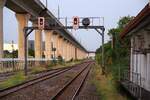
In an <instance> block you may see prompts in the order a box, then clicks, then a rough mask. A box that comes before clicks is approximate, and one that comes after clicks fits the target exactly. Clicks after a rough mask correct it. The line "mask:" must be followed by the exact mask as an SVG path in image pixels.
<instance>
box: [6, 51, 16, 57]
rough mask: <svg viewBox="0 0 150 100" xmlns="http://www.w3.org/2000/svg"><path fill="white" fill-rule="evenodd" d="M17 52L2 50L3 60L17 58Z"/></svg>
mask: <svg viewBox="0 0 150 100" xmlns="http://www.w3.org/2000/svg"><path fill="white" fill-rule="evenodd" d="M17 57H18V50H14V51H13V52H11V53H10V52H9V51H8V50H4V58H17Z"/></svg>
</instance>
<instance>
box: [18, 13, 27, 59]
mask: <svg viewBox="0 0 150 100" xmlns="http://www.w3.org/2000/svg"><path fill="white" fill-rule="evenodd" d="M16 18H17V21H18V32H19V35H18V58H20V59H24V52H25V51H24V32H23V29H24V27H27V26H28V20H29V15H28V14H16Z"/></svg>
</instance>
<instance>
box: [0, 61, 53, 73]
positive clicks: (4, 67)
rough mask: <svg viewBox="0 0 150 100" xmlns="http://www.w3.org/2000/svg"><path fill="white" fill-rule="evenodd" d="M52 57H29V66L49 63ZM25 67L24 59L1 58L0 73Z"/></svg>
mask: <svg viewBox="0 0 150 100" xmlns="http://www.w3.org/2000/svg"><path fill="white" fill-rule="evenodd" d="M50 62H51V60H50V59H28V68H31V67H35V66H39V65H40V66H41V65H47V64H49V63H50ZM23 69H24V60H23V59H0V74H1V73H7V72H14V71H19V70H23Z"/></svg>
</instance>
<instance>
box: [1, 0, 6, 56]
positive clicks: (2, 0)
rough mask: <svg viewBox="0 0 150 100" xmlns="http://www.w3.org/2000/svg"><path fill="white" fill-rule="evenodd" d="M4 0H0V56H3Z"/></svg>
mask: <svg viewBox="0 0 150 100" xmlns="http://www.w3.org/2000/svg"><path fill="white" fill-rule="evenodd" d="M5 4H6V0H0V58H3V34H4V33H3V8H4V6H5Z"/></svg>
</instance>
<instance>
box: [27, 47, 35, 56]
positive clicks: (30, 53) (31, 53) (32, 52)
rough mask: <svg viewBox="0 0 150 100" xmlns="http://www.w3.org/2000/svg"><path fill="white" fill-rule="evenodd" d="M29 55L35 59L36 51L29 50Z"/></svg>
mask: <svg viewBox="0 0 150 100" xmlns="http://www.w3.org/2000/svg"><path fill="white" fill-rule="evenodd" d="M28 54H29V56H31V57H35V54H34V50H32V49H29V50H28Z"/></svg>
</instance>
